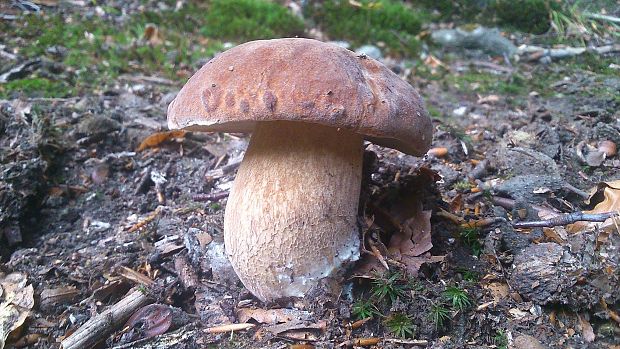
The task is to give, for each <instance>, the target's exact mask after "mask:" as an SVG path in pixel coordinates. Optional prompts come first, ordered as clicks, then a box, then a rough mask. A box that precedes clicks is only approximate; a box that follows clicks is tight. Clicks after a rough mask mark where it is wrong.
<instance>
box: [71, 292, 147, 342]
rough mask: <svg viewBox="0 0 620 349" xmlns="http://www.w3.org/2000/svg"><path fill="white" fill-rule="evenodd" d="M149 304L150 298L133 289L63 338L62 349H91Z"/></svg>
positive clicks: (144, 293)
mask: <svg viewBox="0 0 620 349" xmlns="http://www.w3.org/2000/svg"><path fill="white" fill-rule="evenodd" d="M142 288H143V287H142ZM150 302H151V300H150V298H149V297H148V296H147V294H146V292H145V291H144V290H143V289H141V288H134V289H133V290H132V291H131V292H130V293H129V294H128V295H126V296H125V297H124V298H123V299H121V300H120V301H119V302H118V303H116V304H114V305H112V306H111V307H109V308H108V309H106V310H105V311H104V312H102V313H101V314H97V315H95V316H93V317H92V318H90V320H88V321H86V322H85V323H84V324H83V325H82V326H80V328H78V329H77V330H76V331H75V332H73V333H72V334H71V335H70V336H69V337H67V338H65V339H64V340H63V341H62V342H61V346H62V348H63V349H80V348H93V347H94V346H95V345H96V344H97V343H99V342H101V341H103V340H105V338H106V337H107V336H109V335H110V334H111V333H112V332H113V331H114V330H115V329H116V328H118V327H121V326H122V325H123V324H124V323H125V320H127V318H129V316H131V314H133V313H134V312H135V311H136V310H138V309H139V308H141V307H142V306H144V305H146V304H148V303H150Z"/></svg>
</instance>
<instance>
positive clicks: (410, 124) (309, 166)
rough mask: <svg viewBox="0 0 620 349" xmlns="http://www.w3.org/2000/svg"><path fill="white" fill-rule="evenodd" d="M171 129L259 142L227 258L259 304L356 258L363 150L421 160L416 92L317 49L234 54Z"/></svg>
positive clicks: (199, 83)
mask: <svg viewBox="0 0 620 349" xmlns="http://www.w3.org/2000/svg"><path fill="white" fill-rule="evenodd" d="M168 126H169V127H170V128H171V129H184V130H189V131H218V132H252V133H253V134H252V137H251V140H250V144H249V146H248V149H247V151H246V153H245V156H244V159H243V162H242V163H241V166H240V167H239V170H238V173H237V177H236V179H235V182H234V184H233V188H232V189H231V192H230V196H229V198H228V203H227V205H226V212H225V216H224V243H225V247H226V253H227V255H228V257H229V258H230V261H231V263H232V265H233V268H234V269H235V271H236V273H237V275H238V276H239V278H240V280H241V281H242V282H243V284H244V285H245V286H246V287H247V288H248V289H249V290H250V291H251V292H252V293H253V294H254V295H255V296H256V297H258V298H259V299H261V300H263V301H273V300H277V299H280V298H285V297H301V296H304V295H305V294H306V293H307V292H308V290H310V289H311V288H312V287H314V286H315V285H317V284H318V283H319V281H320V280H321V279H323V278H325V277H327V276H329V275H330V274H332V272H334V271H335V270H338V269H339V268H340V267H341V266H343V265H344V264H346V263H348V262H352V261H355V260H357V259H358V258H359V248H360V238H359V234H358V226H357V207H358V200H359V192H360V186H361V177H362V173H361V172H362V158H363V140H364V139H367V140H370V141H372V142H375V143H377V144H379V145H383V146H388V147H391V148H395V149H398V150H400V151H403V152H405V153H409V154H412V155H418V156H419V155H422V154H424V153H425V152H426V151H427V150H428V148H429V147H430V143H431V138H432V125H431V121H430V118H429V116H428V114H427V112H426V111H425V109H424V106H423V105H422V100H421V98H420V96H419V95H418V93H417V92H416V91H415V90H414V89H413V87H411V86H410V85H409V84H408V83H407V82H405V81H403V80H402V79H400V78H399V77H398V76H397V75H396V74H394V73H393V72H392V71H390V70H389V69H388V68H386V67H385V66H384V65H382V64H381V63H379V62H377V61H375V60H373V59H371V58H368V57H366V56H363V55H362V56H360V55H356V54H355V53H353V52H351V51H349V50H346V49H344V48H341V47H338V46H335V45H331V44H327V43H323V42H320V41H316V40H310V39H274V40H259V41H253V42H248V43H245V44H243V45H239V46H236V47H234V48H232V49H230V50H228V51H226V52H223V53H221V54H220V55H218V56H216V57H215V58H213V59H212V60H211V61H209V62H208V63H206V64H205V65H204V66H203V67H202V68H201V69H200V70H199V71H198V72H197V73H196V74H194V76H192V77H191V78H190V79H189V81H188V82H187V84H185V86H184V87H183V88H182V89H181V91H180V92H179V94H178V95H177V97H176V98H175V99H174V101H172V103H171V104H170V106H169V107H168Z"/></svg>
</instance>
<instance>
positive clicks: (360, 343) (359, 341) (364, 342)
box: [338, 337, 381, 348]
mask: <svg viewBox="0 0 620 349" xmlns="http://www.w3.org/2000/svg"><path fill="white" fill-rule="evenodd" d="M379 342H381V338H376V337H371V338H356V339H351V340H348V341H345V342H342V343H340V344H338V347H339V348H342V347H348V346H357V347H369V346H371V345H377V344H379Z"/></svg>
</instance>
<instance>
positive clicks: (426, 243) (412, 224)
mask: <svg viewBox="0 0 620 349" xmlns="http://www.w3.org/2000/svg"><path fill="white" fill-rule="evenodd" d="M408 206H409V209H410V210H409V213H410V214H411V216H410V217H409V218H407V219H406V220H405V221H404V222H402V224H401V230H400V231H399V232H397V233H395V234H394V235H392V238H391V239H390V242H389V244H388V246H387V248H388V252H389V255H390V257H391V258H392V259H394V260H397V261H399V262H401V263H403V264H404V265H405V266H406V268H407V272H408V273H409V274H411V275H417V273H418V270H419V269H420V266H422V264H423V263H425V262H430V261H431V260H432V258H431V256H430V254H429V253H427V252H428V251H429V250H430V249H431V248H432V247H433V243H432V242H431V211H423V210H422V203H421V202H420V201H418V200H415V201H413V202H410V203H409V205H408Z"/></svg>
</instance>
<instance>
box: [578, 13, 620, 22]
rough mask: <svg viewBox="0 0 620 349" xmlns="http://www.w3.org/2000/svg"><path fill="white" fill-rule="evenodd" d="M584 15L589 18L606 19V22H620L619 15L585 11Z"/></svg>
mask: <svg viewBox="0 0 620 349" xmlns="http://www.w3.org/2000/svg"><path fill="white" fill-rule="evenodd" d="M583 15H584V16H585V17H587V18H592V19H598V20H601V21H605V22H612V23H620V18H618V17H613V16H607V15H601V14H598V13H591V12H584V13H583Z"/></svg>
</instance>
